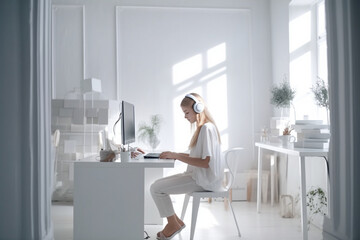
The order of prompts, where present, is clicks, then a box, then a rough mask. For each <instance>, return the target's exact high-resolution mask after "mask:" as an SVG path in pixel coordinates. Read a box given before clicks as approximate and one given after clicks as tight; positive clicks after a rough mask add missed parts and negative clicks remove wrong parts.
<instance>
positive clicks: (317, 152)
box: [255, 142, 329, 240]
mask: <svg viewBox="0 0 360 240" xmlns="http://www.w3.org/2000/svg"><path fill="white" fill-rule="evenodd" d="M255 146H257V147H258V188H257V211H258V213H260V211H261V201H259V199H261V185H262V184H261V181H260V179H262V151H261V150H262V149H267V150H271V151H274V152H279V153H284V154H288V155H293V156H297V157H298V159H299V171H300V201H301V204H300V206H301V227H302V233H303V239H304V240H307V239H308V231H307V211H306V176H305V174H306V172H305V158H306V157H323V158H325V159H327V156H328V152H329V150H328V149H311V148H293V147H292V146H289V147H284V146H282V145H281V144H278V143H259V142H257V143H255ZM326 163H327V161H326ZM327 181H329V179H327Z"/></svg>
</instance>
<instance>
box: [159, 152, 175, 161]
mask: <svg viewBox="0 0 360 240" xmlns="http://www.w3.org/2000/svg"><path fill="white" fill-rule="evenodd" d="M176 156H177V153H175V152H169V151H168V152H162V153H161V154H160V156H159V158H161V159H176Z"/></svg>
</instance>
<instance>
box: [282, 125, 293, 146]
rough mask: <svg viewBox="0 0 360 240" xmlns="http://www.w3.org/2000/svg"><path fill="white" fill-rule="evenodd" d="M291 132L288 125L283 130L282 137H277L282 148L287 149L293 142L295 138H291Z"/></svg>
mask: <svg viewBox="0 0 360 240" xmlns="http://www.w3.org/2000/svg"><path fill="white" fill-rule="evenodd" d="M292 130H293V129H292V128H291V127H290V126H289V125H287V126H286V127H285V128H284V130H283V135H282V136H279V138H280V140H281V142H282V145H283V146H284V147H288V146H289V143H293V142H295V137H294V136H291V132H292Z"/></svg>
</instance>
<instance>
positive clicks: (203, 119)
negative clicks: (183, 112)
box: [180, 93, 221, 149]
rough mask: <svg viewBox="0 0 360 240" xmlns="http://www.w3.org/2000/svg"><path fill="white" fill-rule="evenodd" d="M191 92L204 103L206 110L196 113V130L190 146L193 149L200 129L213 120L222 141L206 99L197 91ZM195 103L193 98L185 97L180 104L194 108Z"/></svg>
mask: <svg viewBox="0 0 360 240" xmlns="http://www.w3.org/2000/svg"><path fill="white" fill-rule="evenodd" d="M190 94H191V95H192V96H194V97H195V98H196V99H197V100H198V102H200V103H202V104H204V111H202V112H201V113H196V130H195V132H194V134H193V136H192V138H191V141H190V145H189V148H190V149H191V148H193V147H194V146H195V145H196V143H197V140H198V137H199V133H200V129H201V127H202V126H203V125H204V124H205V123H207V122H211V123H212V124H214V126H215V128H216V132H217V134H218V140H219V143H221V139H220V132H219V129H218V127H217V126H216V124H215V121H214V119H213V117H212V116H211V114H210V112H209V110H208V108H207V106H206V104H205V102H204V99H203V98H202V97H201V96H200V95H199V94H197V93H190ZM194 104H195V101H194V100H193V99H191V98H189V97H184V99H183V100H182V101H181V103H180V106H181V107H191V108H192V107H193V105H194Z"/></svg>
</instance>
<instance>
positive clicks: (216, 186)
mask: <svg viewBox="0 0 360 240" xmlns="http://www.w3.org/2000/svg"><path fill="white" fill-rule="evenodd" d="M180 106H181V109H182V111H183V112H184V115H185V118H186V119H187V120H188V121H189V122H190V123H191V124H194V123H195V124H196V130H195V132H194V135H193V136H192V138H191V141H190V145H189V149H190V154H185V153H176V152H163V153H161V155H160V158H163V159H176V160H179V161H182V162H184V163H187V164H188V168H187V170H186V172H184V173H181V174H176V175H173V176H169V177H165V178H161V179H159V180H157V181H155V182H154V183H153V184H152V185H151V188H150V191H151V195H152V197H153V199H154V202H155V204H156V206H157V208H158V210H159V213H160V216H161V217H166V218H167V220H168V224H167V225H166V226H165V228H164V229H163V230H162V231H161V232H159V233H158V234H157V239H171V238H173V237H174V236H175V235H176V234H178V233H179V232H180V231H181V230H182V229H184V227H185V224H184V223H183V222H182V221H181V220H180V219H179V217H178V216H177V215H176V214H175V212H174V208H173V206H172V202H171V198H170V196H169V195H171V194H184V193H190V192H195V191H204V190H208V191H216V190H221V189H222V182H223V173H224V167H223V161H222V157H221V150H220V134H219V131H218V129H217V127H216V125H215V122H214V120H213V118H212V117H211V115H210V113H209V111H208V109H207V107H206V106H205V103H204V101H203V99H202V98H201V97H200V95H198V94H196V93H191V94H188V95H186V96H185V97H184V99H183V100H182V102H181V104H180Z"/></svg>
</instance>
